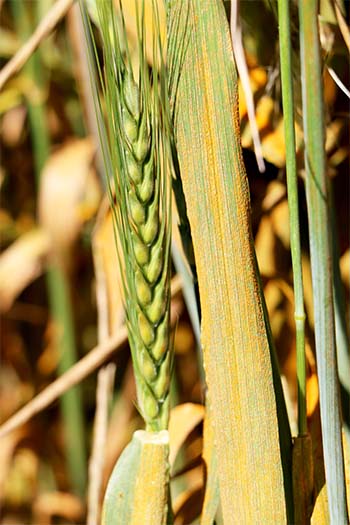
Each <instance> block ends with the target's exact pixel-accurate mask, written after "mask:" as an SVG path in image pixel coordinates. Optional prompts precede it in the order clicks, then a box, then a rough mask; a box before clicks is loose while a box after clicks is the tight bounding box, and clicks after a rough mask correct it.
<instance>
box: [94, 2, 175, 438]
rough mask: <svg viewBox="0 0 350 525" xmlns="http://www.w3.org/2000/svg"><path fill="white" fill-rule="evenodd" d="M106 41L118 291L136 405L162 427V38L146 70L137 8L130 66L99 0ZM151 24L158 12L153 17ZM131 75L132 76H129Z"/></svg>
mask: <svg viewBox="0 0 350 525" xmlns="http://www.w3.org/2000/svg"><path fill="white" fill-rule="evenodd" d="M96 5H97V12H98V17H99V25H100V28H101V34H102V39H103V46H104V82H103V84H104V91H105V98H106V106H107V113H108V132H109V146H110V152H111V159H112V166H113V178H112V180H109V191H110V196H111V200H112V208H113V213H114V217H115V225H116V233H117V235H118V239H119V245H120V246H121V253H120V254H119V255H120V256H122V257H123V265H124V267H125V279H124V283H123V285H124V292H125V301H126V315H127V322H128V328H129V341H130V347H131V352H132V358H133V364H134V371H135V376H136V385H137V399H138V405H139V409H140V412H141V414H142V416H143V418H144V420H145V422H146V429H148V430H152V431H159V430H162V429H165V428H166V427H167V421H168V412H169V410H168V405H169V396H168V394H169V382H170V371H171V341H170V338H169V304H170V303H169V298H170V295H169V286H170V279H169V276H170V274H169V270H170V266H169V248H170V224H171V219H170V213H171V207H170V206H171V200H170V189H169V186H170V177H169V173H170V171H169V169H170V165H169V145H168V141H167V132H166V125H167V124H166V120H165V119H166V115H165V109H166V105H165V103H164V95H165V92H164V87H165V85H166V79H165V66H164V63H163V57H162V49H161V41H160V38H159V32H158V35H157V34H155V36H154V38H153V54H154V56H153V64H154V65H153V68H152V70H151V72H150V73H149V69H148V65H147V60H146V48H145V26H144V8H143V7H142V9H141V12H140V13H138V20H137V33H138V56H139V59H140V63H139V65H138V67H137V69H138V71H137V73H136V74H134V72H133V67H132V60H131V55H130V50H129V47H128V43H127V39H126V34H125V23H124V19H123V10H122V9H121V8H120V18H119V20H118V19H117V17H116V15H115V12H114V9H113V6H112V3H111V2H99V1H98V2H97V4H96ZM154 23H155V25H157V18H156V17H155V19H154ZM136 75H137V78H136V79H135V76H136Z"/></svg>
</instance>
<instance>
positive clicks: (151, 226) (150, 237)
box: [141, 212, 159, 244]
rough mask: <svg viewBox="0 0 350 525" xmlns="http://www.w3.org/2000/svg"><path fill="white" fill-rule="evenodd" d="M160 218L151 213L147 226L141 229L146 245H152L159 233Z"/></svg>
mask: <svg viewBox="0 0 350 525" xmlns="http://www.w3.org/2000/svg"><path fill="white" fill-rule="evenodd" d="M158 226H159V218H158V216H157V213H152V212H151V213H150V216H149V217H148V219H147V222H146V224H144V225H143V226H142V227H141V235H142V239H143V240H144V242H145V243H146V244H152V242H153V241H154V239H155V238H156V235H157V233H158Z"/></svg>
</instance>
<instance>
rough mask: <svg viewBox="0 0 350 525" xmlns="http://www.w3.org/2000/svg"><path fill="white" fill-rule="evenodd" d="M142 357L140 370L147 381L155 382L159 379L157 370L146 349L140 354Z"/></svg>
mask: <svg viewBox="0 0 350 525" xmlns="http://www.w3.org/2000/svg"><path fill="white" fill-rule="evenodd" d="M138 355H139V356H140V369H141V371H142V374H143V375H144V377H145V379H146V380H147V381H154V379H155V378H156V377H157V368H156V366H155V364H154V362H153V359H152V357H151V356H150V355H149V353H148V352H147V350H146V349H142V350H141V351H139V352H138Z"/></svg>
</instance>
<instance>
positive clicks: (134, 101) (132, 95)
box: [123, 71, 140, 120]
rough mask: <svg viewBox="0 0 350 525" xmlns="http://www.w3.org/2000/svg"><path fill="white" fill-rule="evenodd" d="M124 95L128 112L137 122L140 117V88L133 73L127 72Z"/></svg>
mask: <svg viewBox="0 0 350 525" xmlns="http://www.w3.org/2000/svg"><path fill="white" fill-rule="evenodd" d="M123 95H124V100H125V103H126V105H127V108H128V110H129V111H130V113H131V114H132V116H133V117H134V119H135V120H138V119H139V117H140V98H139V88H138V86H137V84H136V82H135V80H134V78H133V75H132V72H131V71H127V72H126V73H125V76H124V81H123Z"/></svg>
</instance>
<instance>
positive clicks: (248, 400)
mask: <svg viewBox="0 0 350 525" xmlns="http://www.w3.org/2000/svg"><path fill="white" fill-rule="evenodd" d="M221 8H222V6H221V5H219V3H218V2H216V1H215V2H212V1H211V2H210V1H209V0H208V1H206V0H204V1H202V2H197V1H195V2H193V3H192V7H191V10H190V18H189V22H190V23H191V24H193V25H192V27H191V30H190V37H189V38H190V41H189V46H188V49H187V55H186V59H185V63H184V66H183V70H182V73H181V77H180V82H179V88H178V93H177V108H176V126H177V129H176V131H177V144H178V153H179V160H180V167H181V174H182V177H183V185H184V191H185V196H186V201H187V204H188V214H189V219H190V223H191V229H192V235H193V243H194V250H195V257H196V264H197V271H198V280H199V287H200V297H201V307H202V344H203V353H204V366H205V370H206V379H207V383H208V389H209V392H210V396H211V402H212V408H213V422H214V428H215V442H216V446H217V453H218V471H219V482H220V495H221V501H222V507H223V514H224V520H225V523H242V524H245V523H247V524H253V523H286V514H285V501H284V489H283V475H282V467H281V459H280V450H279V439H278V424H277V413H276V405H275V396H274V390H273V382H272V371H271V363H270V355H269V347H268V341H267V336H266V330H265V324H264V318H263V310H262V305H261V301H260V296H259V288H258V281H257V276H256V273H255V267H254V254H253V242H252V235H251V229H250V204H249V193H248V184H247V178H246V174H245V169H244V164H243V159H242V152H241V146H240V142H239V124H238V98H237V78H236V76H235V70H234V65H233V59H232V52H231V49H230V40H229V34H228V31H227V30H226V26H223V21H222V20H223V19H222V17H223V16H225V14H224V12H223V10H221ZM208 20H210V23H208ZM216 24H219V25H220V27H221V28H222V27H225V31H223V32H220V31H218V30H217V27H218V26H217V25H216ZM215 39H216V46H215V48H214V47H212V46H213V42H214V41H215ZM219 74H220V76H219Z"/></svg>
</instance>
